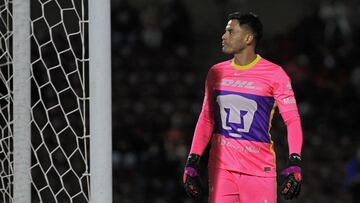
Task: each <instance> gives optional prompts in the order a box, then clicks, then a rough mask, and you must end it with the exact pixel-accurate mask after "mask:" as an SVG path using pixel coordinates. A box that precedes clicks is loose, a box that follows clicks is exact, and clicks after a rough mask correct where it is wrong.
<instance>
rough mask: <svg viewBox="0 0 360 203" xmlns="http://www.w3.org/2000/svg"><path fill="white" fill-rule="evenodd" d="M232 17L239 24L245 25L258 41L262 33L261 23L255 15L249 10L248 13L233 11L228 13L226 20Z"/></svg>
mask: <svg viewBox="0 0 360 203" xmlns="http://www.w3.org/2000/svg"><path fill="white" fill-rule="evenodd" d="M233 19H235V20H237V21H238V22H239V25H240V26H242V27H245V28H246V29H248V30H249V31H250V32H252V33H253V34H254V37H255V40H256V43H258V42H259V41H260V39H261V38H262V35H263V33H262V32H263V25H262V23H261V21H260V19H259V17H258V16H257V15H255V14H253V13H251V12H250V13H240V12H234V13H230V14H229V16H228V21H229V20H233Z"/></svg>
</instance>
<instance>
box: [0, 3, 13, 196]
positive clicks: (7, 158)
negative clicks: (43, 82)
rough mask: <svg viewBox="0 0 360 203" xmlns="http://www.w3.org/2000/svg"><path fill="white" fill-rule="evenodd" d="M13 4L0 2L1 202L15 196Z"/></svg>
mask: <svg viewBox="0 0 360 203" xmlns="http://www.w3.org/2000/svg"><path fill="white" fill-rule="evenodd" d="M11 6H12V4H11V2H10V1H7V0H2V1H0V129H1V131H0V202H10V201H11V200H12V195H13V188H12V183H13V180H14V179H13V165H12V163H13V154H12V151H13V139H12V137H13V128H12V127H13V115H12V98H13V97H12V91H11V89H12V75H13V74H12V50H11V49H10V48H11V46H12V41H11V40H12V33H13V32H12V13H11V10H12V7H11Z"/></svg>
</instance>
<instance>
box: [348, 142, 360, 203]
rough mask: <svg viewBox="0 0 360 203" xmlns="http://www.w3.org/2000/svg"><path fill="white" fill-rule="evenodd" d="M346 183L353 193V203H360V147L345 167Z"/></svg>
mask: <svg viewBox="0 0 360 203" xmlns="http://www.w3.org/2000/svg"><path fill="white" fill-rule="evenodd" d="M345 183H346V187H347V188H348V190H349V191H350V193H351V196H352V198H353V202H354V203H355V202H360V146H358V147H357V148H356V152H355V157H353V158H352V159H351V160H350V161H349V162H348V163H347V164H346V167H345Z"/></svg>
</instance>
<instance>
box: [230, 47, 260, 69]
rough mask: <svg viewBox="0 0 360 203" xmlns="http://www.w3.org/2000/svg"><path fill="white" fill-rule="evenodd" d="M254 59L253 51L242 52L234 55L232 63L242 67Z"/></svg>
mask: <svg viewBox="0 0 360 203" xmlns="http://www.w3.org/2000/svg"><path fill="white" fill-rule="evenodd" d="M255 59H256V53H255V52H254V51H253V50H246V49H245V50H243V51H242V52H240V53H237V54H234V62H235V64H236V65H239V66H244V65H247V64H249V63H251V62H253V61H254V60H255Z"/></svg>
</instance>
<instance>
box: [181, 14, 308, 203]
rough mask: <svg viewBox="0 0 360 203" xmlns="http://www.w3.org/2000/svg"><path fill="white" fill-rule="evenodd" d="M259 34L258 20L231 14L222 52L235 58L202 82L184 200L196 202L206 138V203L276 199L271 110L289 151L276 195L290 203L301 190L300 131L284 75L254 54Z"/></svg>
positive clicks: (272, 202) (264, 202) (271, 202)
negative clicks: (277, 115)
mask: <svg viewBox="0 0 360 203" xmlns="http://www.w3.org/2000/svg"><path fill="white" fill-rule="evenodd" d="M261 37H262V24H261V22H260V20H259V19H258V17H257V16H256V15H254V14H252V13H247V14H240V13H238V12H236V13H232V14H230V15H229V18H228V23H227V25H226V28H225V33H224V34H223V36H222V51H223V52H224V53H226V54H232V55H234V57H233V59H231V60H227V61H224V62H221V63H218V64H216V65H214V66H213V67H212V68H211V69H210V70H209V72H208V75H207V78H206V84H205V97H204V102H203V106H202V111H201V114H200V116H199V120H198V122H197V125H196V128H195V132H194V137H193V141H192V146H191V150H190V154H189V157H188V160H187V163H186V166H185V171H184V186H185V190H186V192H187V193H188V195H189V196H190V197H193V198H195V199H198V198H200V197H201V194H202V191H201V185H200V181H199V170H198V169H199V161H200V157H201V155H202V154H203V152H204V149H205V148H206V146H207V144H208V142H209V141H210V140H211V148H210V154H209V161H208V172H209V173H208V174H209V202H216V203H218V202H219V203H227V202H240V203H252V202H254V203H255V202H261V203H275V202H276V199H277V198H276V193H277V192H276V189H277V187H276V165H275V164H276V163H275V162H276V161H275V157H276V156H275V152H274V147H273V142H272V140H271V135H270V133H269V131H270V128H271V120H272V117H273V114H274V111H275V108H276V107H278V108H279V112H280V113H281V116H282V118H283V120H284V122H285V124H286V127H287V134H288V136H287V139H288V147H289V160H288V166H287V167H286V168H285V169H284V170H283V171H282V172H281V175H282V177H283V180H282V184H281V186H280V189H281V194H282V195H283V196H284V197H285V199H292V198H294V197H297V196H298V194H299V192H300V186H301V182H302V177H301V156H300V155H301V148H302V129H301V122H300V117H299V114H298V109H297V105H296V100H295V97H294V92H293V90H292V88H291V83H290V79H289V77H288V76H287V74H286V73H285V71H284V70H283V69H282V68H281V67H280V66H278V65H276V64H274V63H271V62H269V61H267V60H265V59H264V58H262V57H261V56H260V55H258V54H256V52H255V47H256V44H257V43H258V42H259V40H260V39H261Z"/></svg>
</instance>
